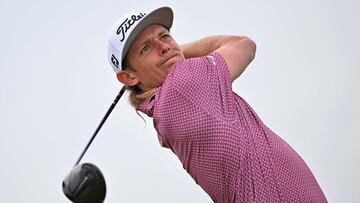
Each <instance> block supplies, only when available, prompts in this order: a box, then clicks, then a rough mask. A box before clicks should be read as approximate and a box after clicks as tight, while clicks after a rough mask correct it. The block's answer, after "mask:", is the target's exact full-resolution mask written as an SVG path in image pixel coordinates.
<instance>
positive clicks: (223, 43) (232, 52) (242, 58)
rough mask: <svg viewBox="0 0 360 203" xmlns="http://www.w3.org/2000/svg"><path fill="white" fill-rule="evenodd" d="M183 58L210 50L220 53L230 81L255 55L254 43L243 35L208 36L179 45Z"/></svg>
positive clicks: (203, 53) (208, 52)
mask: <svg viewBox="0 0 360 203" xmlns="http://www.w3.org/2000/svg"><path fill="white" fill-rule="evenodd" d="M181 48H182V50H183V53H184V56H185V58H192V57H199V56H205V55H208V54H210V53H212V52H214V51H215V52H218V53H220V54H221V55H222V56H223V57H224V59H225V61H226V63H227V65H228V68H229V72H230V76H231V81H234V80H235V79H236V78H237V77H239V76H240V75H241V73H242V72H243V71H244V70H245V68H246V67H247V66H248V65H249V64H250V62H251V61H252V60H253V59H254V57H255V52H256V45H255V43H254V42H253V41H252V40H251V39H250V38H248V37H244V36H225V35H218V36H210V37H205V38H202V39H200V40H197V41H194V42H191V43H187V44H184V45H182V46H181Z"/></svg>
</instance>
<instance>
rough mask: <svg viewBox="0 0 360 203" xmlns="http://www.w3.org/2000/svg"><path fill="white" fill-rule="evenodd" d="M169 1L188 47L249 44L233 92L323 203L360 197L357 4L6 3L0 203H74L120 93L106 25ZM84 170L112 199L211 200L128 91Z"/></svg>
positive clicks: (1, 9) (0, 3)
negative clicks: (77, 172)
mask: <svg viewBox="0 0 360 203" xmlns="http://www.w3.org/2000/svg"><path fill="white" fill-rule="evenodd" d="M163 5H167V6H171V7H172V8H173V10H174V14H175V19H174V27H173V29H172V33H173V36H174V37H175V38H176V39H177V41H178V42H179V43H180V44H181V43H185V42H189V41H192V40H195V39H198V38H200V37H204V36H208V35H214V34H239V35H246V36H249V37H251V38H252V39H253V40H254V41H255V42H256V43H257V55H256V58H255V60H254V61H253V63H251V64H250V66H249V67H248V68H247V70H246V71H245V72H244V73H243V75H242V76H241V77H240V78H239V79H238V80H237V81H236V82H235V83H233V85H234V90H235V91H236V92H237V93H238V94H240V95H241V96H242V97H243V98H245V99H246V100H247V101H248V102H249V103H250V105H251V106H252V107H253V108H254V109H255V111H256V112H257V113H258V115H259V116H260V117H261V118H262V120H263V121H264V122H265V123H266V124H267V125H268V126H269V127H270V128H271V129H273V130H274V131H275V132H276V133H277V134H278V135H279V136H281V137H282V138H283V139H285V140H286V141H287V142H288V143H289V144H290V145H291V146H292V147H293V148H294V149H295V150H296V151H297V152H298V153H299V154H300V155H301V156H302V158H303V159H304V160H305V161H306V163H307V164H308V165H309V167H310V168H311V170H312V172H313V173H314V175H315V177H316V179H317V180H318V182H319V184H320V185H321V187H322V189H323V191H324V193H325V195H326V196H327V198H328V200H329V202H360V193H359V189H358V188H359V182H360V175H359V171H360V158H359V154H360V148H359V141H360V138H359V132H358V129H359V124H360V107H359V104H360V93H359V92H360V91H359V88H360V82H359V76H360V70H359V69H360V67H359V59H360V38H359V36H360V22H359V19H360V3H359V1H357V0H337V1H335V0H330V1H329V0H326V1H325V0H302V1H287V0H273V1H267V0H251V1H250V0H246V1H239V0H233V1H227V0H223V1H211V0H208V1H194V0H191V1H189V0H182V1H177V2H176V3H175V1H174V2H171V1H146V2H145V1H144V2H140V1H121V0H118V1H91V0H86V1H85V0H79V1H66V0H65V1H64V0H62V1H45V0H31V1H25V0H23V1H19V0H13V1H5V0H0V26H1V27H0V36H1V37H0V160H1V161H2V163H1V165H0V172H1V173H0V180H1V186H0V191H1V195H0V202H19V203H20V202H33V203H48V202H52V203H63V202H69V201H68V200H67V199H66V197H65V196H64V195H63V193H62V190H61V183H62V180H63V178H64V177H65V175H66V174H67V173H68V172H69V171H70V169H71V167H72V166H73V164H74V163H75V161H76V159H77V158H78V156H79V155H80V152H81V151H82V150H83V148H84V146H85V144H86V143H87V141H88V139H89V138H90V136H91V134H92V133H93V132H94V130H95V128H96V126H97V125H98V123H99V122H100V120H101V118H102V117H103V116H104V114H105V112H106V110H107V109H108V108H109V106H110V104H111V103H112V101H113V99H114V98H115V96H116V95H117V93H118V91H119V90H120V87H121V85H120V83H119V82H118V81H117V80H116V78H115V75H114V73H113V71H112V69H111V67H110V65H109V64H108V62H107V59H106V46H105V44H106V35H107V33H108V30H109V28H110V27H111V25H112V24H113V22H115V20H116V19H117V18H118V17H119V16H120V15H121V14H123V13H127V12H130V11H148V10H150V9H153V8H156V7H158V6H163ZM125 96H127V95H125ZM83 162H91V163H94V164H96V165H97V166H98V167H100V168H101V170H102V172H103V173H104V176H105V179H106V181H107V187H108V192H107V197H106V202H109V203H113V202H158V203H162V202H163V203H168V202H173V203H184V202H189V203H191V202H194V203H195V202H196V203H201V202H203V203H206V202H211V200H210V198H209V197H208V195H207V194H206V193H205V192H203V191H202V190H201V188H200V187H199V186H197V185H196V184H195V182H194V181H193V180H192V179H191V178H190V176H189V175H188V174H187V173H186V171H185V170H183V169H182V166H181V163H180V162H179V161H178V159H177V157H176V156H175V155H173V154H172V152H171V151H170V150H167V149H165V148H162V147H161V146H160V145H159V143H158V140H157V135H156V132H155V130H154V129H153V127H152V120H151V119H148V118H146V123H144V122H143V121H142V119H141V118H140V117H139V116H138V115H137V114H136V113H135V111H134V110H133V109H131V107H130V106H129V105H128V101H127V98H125V97H124V98H122V99H121V101H120V102H119V103H118V105H117V107H116V108H115V109H114V111H113V113H112V115H111V116H110V117H109V119H108V121H107V122H106V124H105V125H104V126H103V129H102V130H101V131H100V133H99V134H98V137H97V138H96V139H95V141H94V143H93V145H92V146H91V148H90V149H89V151H88V153H87V154H86V156H85V157H84V159H83Z"/></svg>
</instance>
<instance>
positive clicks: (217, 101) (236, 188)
mask: <svg viewBox="0 0 360 203" xmlns="http://www.w3.org/2000/svg"><path fill="white" fill-rule="evenodd" d="M138 110H140V111H142V112H144V113H146V114H147V115H148V116H150V117H153V122H154V127H155V129H156V131H157V133H158V139H159V141H160V144H161V146H163V147H166V148H169V149H171V150H172V151H173V152H174V153H175V154H176V155H177V156H178V158H179V160H180V161H181V163H182V164H183V167H184V169H185V170H186V171H187V172H188V173H189V174H190V175H191V177H192V178H193V179H194V180H195V182H196V183H197V184H199V185H200V186H201V187H202V188H203V189H204V191H205V192H206V193H208V194H209V196H210V197H211V199H212V200H213V201H214V202H218V203H230V202H236V203H240V202H327V200H326V198H325V196H324V194H323V192H322V190H321V188H320V186H319V184H318V183H317V181H316V179H315V177H314V176H313V174H312V173H311V171H310V169H309V168H308V166H307V165H306V163H305V162H304V161H303V160H302V158H301V157H300V156H299V155H298V154H297V153H296V152H295V151H294V150H293V149H292V148H291V147H290V146H289V145H288V144H287V143H286V142H285V141H284V140H282V139H281V138H280V137H279V136H278V135H276V134H275V133H274V132H273V131H271V130H270V129H269V128H268V127H267V126H266V125H265V124H264V123H263V122H262V121H261V120H260V118H259V117H258V116H257V114H256V113H255V112H254V110H253V109H252V108H251V107H250V106H249V104H248V103H247V102H246V101H245V100H244V99H243V98H241V97H240V96H238V95H237V94H236V93H234V92H233V91H232V85H231V79H230V74H229V70H228V67H227V65H226V62H225V60H224V59H223V57H222V56H221V55H220V54H219V53H216V52H214V53H212V54H211V55H209V56H204V57H199V58H191V59H186V60H182V61H180V62H177V63H176V64H175V65H174V66H173V67H172V69H171V70H170V72H169V74H168V76H167V78H166V80H165V81H164V83H163V84H162V85H161V86H160V87H159V88H158V89H157V90H156V91H155V93H154V95H153V96H152V97H149V98H148V99H146V100H145V101H144V102H142V103H141V104H140V105H139V106H138Z"/></svg>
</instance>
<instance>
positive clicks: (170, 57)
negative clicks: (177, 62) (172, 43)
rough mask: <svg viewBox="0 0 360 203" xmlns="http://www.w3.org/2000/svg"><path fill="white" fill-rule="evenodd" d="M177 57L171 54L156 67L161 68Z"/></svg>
mask: <svg viewBox="0 0 360 203" xmlns="http://www.w3.org/2000/svg"><path fill="white" fill-rule="evenodd" d="M176 56H177V54H172V55H170V56H169V57H166V58H164V59H163V60H161V61H160V63H159V65H158V66H161V65H163V64H165V63H166V62H168V61H171V59H173V58H175V57H176Z"/></svg>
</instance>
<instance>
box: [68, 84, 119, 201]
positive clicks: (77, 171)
mask: <svg viewBox="0 0 360 203" xmlns="http://www.w3.org/2000/svg"><path fill="white" fill-rule="evenodd" d="M125 90H126V86H123V87H122V88H121V90H120V92H119V94H118V95H117V96H116V98H115V100H114V102H113V103H112V104H111V106H110V108H109V110H108V111H107V112H106V114H105V116H104V118H103V119H102V120H101V122H100V124H99V126H98V127H97V128H96V130H95V132H94V134H93V135H92V136H91V138H90V140H89V142H88V143H87V145H86V146H85V148H84V150H83V151H82V152H81V154H80V157H79V158H78V160H77V161H76V163H75V165H74V167H73V168H72V170H71V171H70V173H69V174H68V175H67V176H66V177H65V179H64V181H63V183H62V189H63V192H64V194H65V195H66V197H68V198H69V199H70V200H71V201H72V202H74V203H85V202H86V203H102V202H103V201H104V199H105V195H106V184H105V179H104V176H103V174H102V173H101V171H100V169H99V168H98V167H96V166H95V165H94V164H91V163H83V164H79V163H80V161H81V159H82V158H83V156H84V155H85V153H86V151H87V150H88V148H89V147H90V145H91V143H92V142H93V140H94V139H95V137H96V135H97V134H98V132H99V131H100V129H101V127H102V126H103V125H104V123H105V121H106V119H107V118H108V117H109V115H110V113H111V112H112V110H113V109H114V107H115V106H116V104H117V103H118V101H119V100H120V98H121V96H122V95H123V94H124V92H125Z"/></svg>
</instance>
